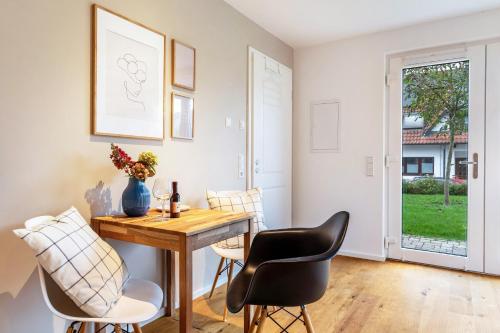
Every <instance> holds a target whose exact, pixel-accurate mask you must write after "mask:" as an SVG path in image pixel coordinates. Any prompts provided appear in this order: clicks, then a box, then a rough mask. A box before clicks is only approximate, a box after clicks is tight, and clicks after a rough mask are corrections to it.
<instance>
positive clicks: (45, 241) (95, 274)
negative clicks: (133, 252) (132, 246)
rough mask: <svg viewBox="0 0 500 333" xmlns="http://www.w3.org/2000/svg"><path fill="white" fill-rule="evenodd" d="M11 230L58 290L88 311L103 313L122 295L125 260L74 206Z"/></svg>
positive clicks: (94, 314)
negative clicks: (33, 254) (52, 216)
mask: <svg viewBox="0 0 500 333" xmlns="http://www.w3.org/2000/svg"><path fill="white" fill-rule="evenodd" d="M14 233H15V234H16V235H17V236H18V237H19V238H21V239H24V241H25V242H26V243H28V245H29V246H30V247H31V248H32V249H33V250H34V251H35V253H36V257H37V259H38V261H39V263H40V264H41V265H42V267H43V268H44V269H45V270H46V271H47V272H48V273H49V274H50V276H51V277H52V279H53V280H54V281H55V282H56V283H57V285H58V286H59V287H60V288H61V290H63V291H64V292H65V293H66V294H67V295H68V296H69V297H70V298H71V299H72V300H73V302H75V304H76V305H77V306H78V307H79V308H80V309H82V310H83V311H84V312H86V313H88V314H89V315H91V316H96V317H103V316H105V315H106V314H107V313H108V311H109V310H111V308H112V307H113V305H114V304H115V303H116V302H117V301H118V299H119V298H120V297H121V295H122V289H123V286H124V285H125V283H126V281H127V280H128V278H129V274H128V271H127V266H126V265H125V262H124V261H123V259H122V258H121V257H120V256H119V255H118V253H117V252H116V251H115V250H114V249H113V248H112V247H111V246H110V245H109V244H108V243H106V242H105V241H104V240H102V239H101V238H100V237H99V236H98V235H97V234H96V233H95V232H94V231H93V230H92V229H91V228H90V226H89V224H88V223H87V221H85V219H84V218H83V217H82V216H81V215H80V213H79V212H78V211H77V210H76V208H74V207H72V208H71V209H69V210H67V211H66V212H64V213H62V214H61V215H59V216H57V217H54V218H51V217H47V219H46V220H45V221H43V222H41V223H40V224H37V225H35V226H33V227H32V228H30V229H17V230H14Z"/></svg>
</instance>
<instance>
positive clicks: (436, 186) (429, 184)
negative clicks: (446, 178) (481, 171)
mask: <svg viewBox="0 0 500 333" xmlns="http://www.w3.org/2000/svg"><path fill="white" fill-rule="evenodd" d="M402 185H403V193H408V194H443V193H444V183H443V181H442V180H437V179H435V178H432V177H426V178H422V179H417V180H414V181H408V180H403V184H402ZM450 195H467V184H466V183H462V184H457V183H450Z"/></svg>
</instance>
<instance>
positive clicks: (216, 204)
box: [207, 188, 267, 249]
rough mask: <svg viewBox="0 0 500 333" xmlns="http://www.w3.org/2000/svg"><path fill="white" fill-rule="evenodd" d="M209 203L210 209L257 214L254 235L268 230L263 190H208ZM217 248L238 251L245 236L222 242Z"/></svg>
mask: <svg viewBox="0 0 500 333" xmlns="http://www.w3.org/2000/svg"><path fill="white" fill-rule="evenodd" d="M207 201H208V205H209V207H210V209H215V210H224V211H230V212H236V213H241V212H248V213H255V218H254V228H253V231H254V233H258V232H259V231H262V230H266V229H267V227H266V225H265V223H264V210H263V207H262V189H261V188H253V189H250V190H248V191H219V192H216V191H209V190H207ZM216 246H218V247H220V248H223V249H238V248H242V247H243V235H239V236H237V237H233V238H230V239H227V240H224V241H221V242H218V243H217V244H216Z"/></svg>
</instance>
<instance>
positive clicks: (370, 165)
mask: <svg viewBox="0 0 500 333" xmlns="http://www.w3.org/2000/svg"><path fill="white" fill-rule="evenodd" d="M374 168H375V166H374V162H373V156H367V157H366V175H367V176H368V177H373V174H374Z"/></svg>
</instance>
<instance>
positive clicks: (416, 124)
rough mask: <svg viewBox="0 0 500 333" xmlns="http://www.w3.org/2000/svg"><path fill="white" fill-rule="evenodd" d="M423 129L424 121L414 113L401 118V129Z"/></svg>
mask: <svg viewBox="0 0 500 333" xmlns="http://www.w3.org/2000/svg"><path fill="white" fill-rule="evenodd" d="M423 127H424V119H423V118H421V117H420V116H419V115H418V114H416V113H408V114H405V115H404V116H403V129H420V128H423Z"/></svg>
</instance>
